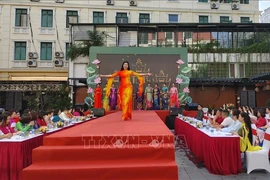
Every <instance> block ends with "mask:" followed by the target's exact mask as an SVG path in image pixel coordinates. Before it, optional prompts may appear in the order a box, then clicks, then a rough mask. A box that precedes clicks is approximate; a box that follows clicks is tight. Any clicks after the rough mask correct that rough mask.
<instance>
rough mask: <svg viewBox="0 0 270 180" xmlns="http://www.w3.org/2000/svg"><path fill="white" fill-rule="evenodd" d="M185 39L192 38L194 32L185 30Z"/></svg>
mask: <svg viewBox="0 0 270 180" xmlns="http://www.w3.org/2000/svg"><path fill="white" fill-rule="evenodd" d="M184 37H185V39H189V38H192V32H185V36H184Z"/></svg>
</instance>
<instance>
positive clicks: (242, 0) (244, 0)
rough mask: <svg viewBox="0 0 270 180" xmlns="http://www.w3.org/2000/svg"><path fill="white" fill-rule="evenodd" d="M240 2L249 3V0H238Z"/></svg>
mask: <svg viewBox="0 0 270 180" xmlns="http://www.w3.org/2000/svg"><path fill="white" fill-rule="evenodd" d="M240 4H249V0H240Z"/></svg>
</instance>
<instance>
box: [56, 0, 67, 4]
mask: <svg viewBox="0 0 270 180" xmlns="http://www.w3.org/2000/svg"><path fill="white" fill-rule="evenodd" d="M55 2H56V3H64V2H65V0H55Z"/></svg>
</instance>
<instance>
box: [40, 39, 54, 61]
mask: <svg viewBox="0 0 270 180" xmlns="http://www.w3.org/2000/svg"><path fill="white" fill-rule="evenodd" d="M40 60H52V43H51V42H42V43H41V45H40Z"/></svg>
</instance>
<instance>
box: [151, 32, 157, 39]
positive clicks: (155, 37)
mask: <svg viewBox="0 0 270 180" xmlns="http://www.w3.org/2000/svg"><path fill="white" fill-rule="evenodd" d="M156 39H157V33H156V32H153V33H152V40H156Z"/></svg>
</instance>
